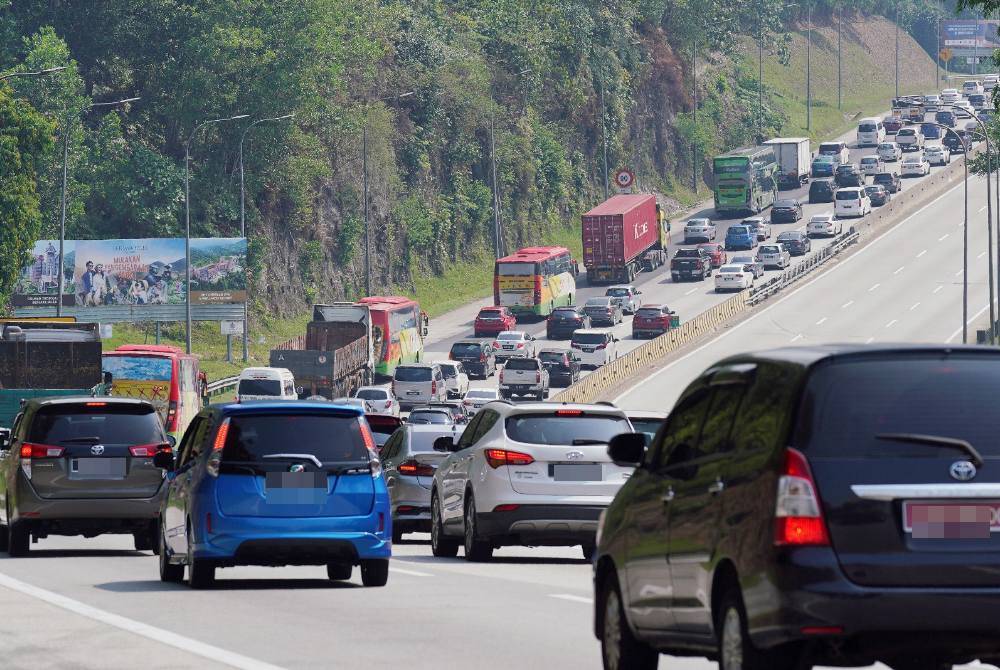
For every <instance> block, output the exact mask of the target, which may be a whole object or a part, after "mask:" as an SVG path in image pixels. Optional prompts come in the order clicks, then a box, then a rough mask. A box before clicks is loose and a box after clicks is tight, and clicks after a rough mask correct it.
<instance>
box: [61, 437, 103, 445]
mask: <svg viewBox="0 0 1000 670" xmlns="http://www.w3.org/2000/svg"><path fill="white" fill-rule="evenodd" d="M100 441H101V438H99V437H96V436H95V437H69V438H66V439H65V440H59V442H60V443H62V444H65V443H67V442H94V443H95V444H96V443H97V442H100Z"/></svg>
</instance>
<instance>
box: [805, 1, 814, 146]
mask: <svg viewBox="0 0 1000 670" xmlns="http://www.w3.org/2000/svg"><path fill="white" fill-rule="evenodd" d="M812 41H813V19H812V0H808V2H807V3H806V130H812Z"/></svg>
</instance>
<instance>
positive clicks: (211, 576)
mask: <svg viewBox="0 0 1000 670" xmlns="http://www.w3.org/2000/svg"><path fill="white" fill-rule="evenodd" d="M187 536H188V550H187V551H188V553H187V577H188V586H190V587H191V588H192V589H198V590H201V589H210V588H212V586H214V585H215V566H214V565H212V564H211V563H208V562H206V561H205V560H203V559H198V558H195V557H194V549H193V548H192V547H191V525H190V524H188V533H187Z"/></svg>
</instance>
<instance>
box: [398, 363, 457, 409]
mask: <svg viewBox="0 0 1000 670" xmlns="http://www.w3.org/2000/svg"><path fill="white" fill-rule="evenodd" d="M392 393H393V395H395V396H396V398H397V399H398V400H399V406H400V409H403V410H410V409H413V408H414V407H416V406H418V405H426V404H427V403H429V402H438V401H443V400H447V399H448V385H447V384H446V383H445V381H444V374H442V372H441V367H440V366H439V365H437V364H435V363H414V364H412V365H397V366H396V371H395V372H394V373H393V375H392Z"/></svg>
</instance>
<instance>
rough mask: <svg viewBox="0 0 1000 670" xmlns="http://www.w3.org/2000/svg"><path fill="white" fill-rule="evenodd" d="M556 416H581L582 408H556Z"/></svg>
mask: <svg viewBox="0 0 1000 670" xmlns="http://www.w3.org/2000/svg"><path fill="white" fill-rule="evenodd" d="M556 416H583V410H582V409H557V410H556Z"/></svg>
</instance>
